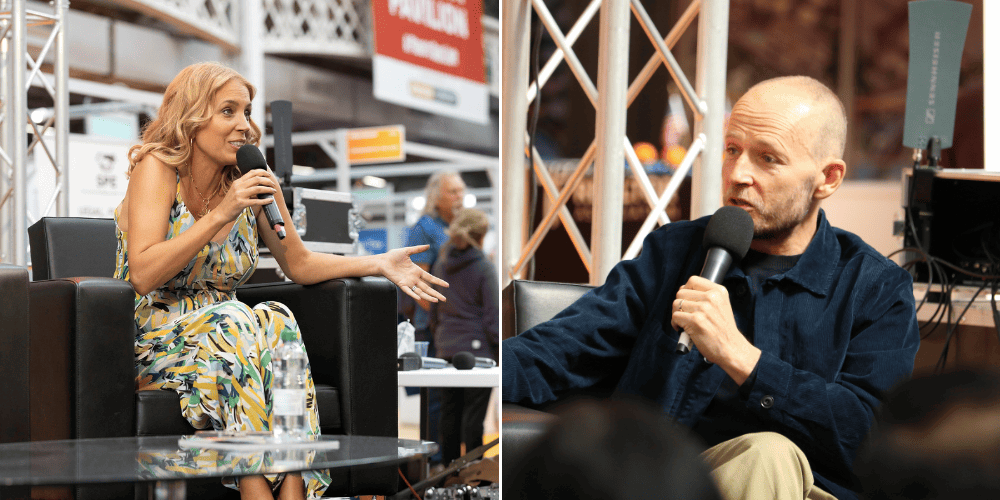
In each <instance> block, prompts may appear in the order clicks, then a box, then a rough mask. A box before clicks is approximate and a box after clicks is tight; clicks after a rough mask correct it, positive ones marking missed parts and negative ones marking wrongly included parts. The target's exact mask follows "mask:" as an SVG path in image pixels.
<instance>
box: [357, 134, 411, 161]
mask: <svg viewBox="0 0 1000 500" xmlns="http://www.w3.org/2000/svg"><path fill="white" fill-rule="evenodd" d="M405 137H406V131H405V129H404V128H403V126H402V125H392V126H389V127H373V128H356V129H350V130H348V131H347V158H348V161H349V162H350V163H351V165H358V164H363V163H390V162H397V161H403V160H405V159H406V152H405V151H403V141H404V140H405Z"/></svg>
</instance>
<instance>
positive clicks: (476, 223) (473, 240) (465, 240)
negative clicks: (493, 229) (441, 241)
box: [446, 208, 490, 250]
mask: <svg viewBox="0 0 1000 500" xmlns="http://www.w3.org/2000/svg"><path fill="white" fill-rule="evenodd" d="M489 230H490V221H489V219H487V218H486V214H485V213H483V211H482V210H477V209H475V208H463V209H461V210H459V211H458V212H457V213H455V219H454V220H452V221H451V225H450V226H448V236H449V237H450V238H449V239H448V243H447V245H446V246H449V247H454V248H457V249H459V250H464V249H466V248H468V247H469V246H470V245H471V246H474V247H476V248H481V246H480V244H479V242H480V240H482V239H483V237H484V236H486V232H487V231H489Z"/></svg>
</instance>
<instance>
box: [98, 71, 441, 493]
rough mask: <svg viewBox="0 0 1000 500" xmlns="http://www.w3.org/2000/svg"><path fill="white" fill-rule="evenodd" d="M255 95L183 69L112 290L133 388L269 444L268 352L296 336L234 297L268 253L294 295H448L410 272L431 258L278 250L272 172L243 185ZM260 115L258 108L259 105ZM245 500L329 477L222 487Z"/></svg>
mask: <svg viewBox="0 0 1000 500" xmlns="http://www.w3.org/2000/svg"><path fill="white" fill-rule="evenodd" d="M255 92H256V90H255V89H254V86H253V85H251V84H250V82H248V81H247V80H246V79H245V78H243V77H242V76H241V75H240V74H239V73H237V72H236V71H233V70H232V69H230V68H227V67H225V66H223V65H221V64H217V63H199V64H194V65H191V66H188V67H187V68H184V69H183V70H181V72H180V73H179V74H178V75H177V76H176V77H175V78H174V80H173V81H172V82H170V85H168V86H167V90H166V92H165V93H164V95H163V104H162V105H161V106H160V109H159V112H158V113H157V117H156V119H155V120H153V121H152V122H150V123H149V124H148V125H146V126H145V129H144V131H143V134H142V144H139V145H136V146H134V147H132V148H131V149H130V150H129V153H128V158H129V171H128V173H129V182H128V191H127V192H126V195H125V198H124V199H123V200H122V202H121V204H120V205H118V207H117V208H116V209H115V223H116V234H117V238H118V249H117V253H116V261H115V263H116V269H115V274H114V277H115V278H118V279H122V280H125V281H128V282H129V283H131V285H132V287H133V288H134V289H135V325H136V327H137V332H136V338H135V356H136V359H135V368H136V377H135V384H136V389H137V390H168V391H175V392H177V393H178V395H179V396H180V407H179V408H178V409H177V410H178V411H179V412H181V413H182V414H183V416H184V418H185V419H187V421H188V422H190V423H191V425H192V426H194V427H195V428H196V429H208V428H212V429H215V430H225V431H233V432H238V431H268V430H270V428H271V420H272V404H273V398H272V391H271V379H272V377H273V373H272V364H271V361H270V360H271V354H270V353H271V351H273V350H274V349H275V348H277V347H278V345H280V343H281V341H282V339H290V338H296V339H298V340H300V341H301V332H300V330H299V327H298V324H297V323H296V321H295V318H294V316H293V315H292V313H291V311H289V310H288V308H287V307H285V306H284V305H283V304H280V303H278V302H265V303H262V304H257V305H256V306H253V307H252V308H251V307H249V306H248V305H246V304H244V303H242V302H239V301H238V300H236V299H237V298H236V288H237V287H238V286H239V285H240V284H242V283H244V282H245V281H246V280H247V279H248V278H249V277H250V275H251V274H253V272H254V269H255V268H256V266H257V259H258V253H257V245H258V241H259V240H263V242H264V243H265V244H266V245H267V247H268V249H269V250H270V251H271V254H272V255H273V256H274V258H275V260H276V261H277V262H278V265H279V266H281V270H282V271H283V272H284V273H285V275H286V276H288V277H289V278H291V279H292V280H293V281H295V282H296V283H300V284H312V283H319V282H321V281H325V280H329V279H334V278H340V277H349V276H371V275H383V276H385V277H387V278H389V279H390V280H391V281H392V282H393V283H395V284H396V285H397V286H399V287H400V288H402V289H403V291H404V292H405V293H406V294H407V295H410V296H412V297H414V298H419V299H422V300H429V301H431V302H434V301H437V300H439V299H441V300H443V299H444V296H442V295H441V294H440V293H438V292H437V291H435V290H434V289H432V288H430V284H432V283H433V284H438V285H441V284H443V283H444V282H443V281H441V280H439V279H437V278H435V277H433V276H431V275H430V273H428V272H427V271H425V270H423V269H421V268H419V267H418V266H416V265H414V264H413V262H411V261H410V255H413V254H415V253H417V252H420V251H422V250H424V249H425V248H426V246H424V247H412V248H401V249H395V250H391V251H389V252H386V253H384V254H381V255H373V256H362V257H344V256H339V255H332V254H320V253H315V252H311V251H309V250H308V249H307V248H306V247H305V245H303V243H302V240H301V239H299V235H298V233H296V232H295V231H288V236H287V237H286V238H285V239H279V238H278V235H277V234H276V233H275V231H274V230H273V229H272V228H271V227H270V225H268V224H267V219H266V218H265V216H264V214H263V211H262V210H261V207H262V206H263V205H264V204H267V203H271V200H270V199H259V198H258V197H257V195H259V194H267V195H273V197H274V200H273V201H274V202H276V203H277V206H278V209H279V210H280V211H281V215H282V217H283V218H284V219H285V220H291V216H289V214H288V210H287V209H286V208H285V200H284V198H283V197H282V194H281V189H280V188H279V186H278V179H277V178H276V177H275V176H274V174H273V173H271V172H270V171H269V170H265V169H254V170H251V171H249V172H241V171H240V169H239V167H238V166H237V164H236V163H237V162H236V152H237V151H238V150H239V149H240V148H241V147H242V146H244V145H246V144H253V145H257V144H259V143H260V137H261V132H260V128H259V127H258V126H257V124H256V123H254V122H253V120H251V119H250V109H251V101H252V100H253V96H254V93H255ZM261 105H263V104H261ZM305 377H306V380H307V383H306V385H307V393H308V396H307V398H306V413H307V427H308V434H309V435H318V434H319V429H320V428H319V416H318V415H319V412H318V409H317V408H316V405H315V400H316V396H315V387H314V386H313V381H312V376H311V372H310V369H309V368H308V365H307V368H306V374H305ZM223 482H224V484H226V485H227V486H230V487H233V488H238V489H239V491H240V496H241V497H242V498H255V499H270V498H273V493H274V492H277V493H278V494H279V496H280V498H303V496H307V497H309V498H319V497H320V496H321V495H322V494H323V492H324V491H325V490H326V488H327V486H328V485H329V484H330V475H329V474H328V473H327V472H326V471H308V472H303V473H301V474H299V473H289V474H287V475H286V474H268V475H266V476H247V477H242V478H240V479H239V480H238V483H237V482H236V480H235V479H233V478H225V479H224V480H223Z"/></svg>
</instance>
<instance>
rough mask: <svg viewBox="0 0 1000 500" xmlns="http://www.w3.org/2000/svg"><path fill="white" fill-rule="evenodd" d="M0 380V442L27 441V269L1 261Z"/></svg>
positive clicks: (28, 398) (28, 426)
mask: <svg viewBox="0 0 1000 500" xmlns="http://www.w3.org/2000/svg"><path fill="white" fill-rule="evenodd" d="M0 319H2V321H0V346H3V347H2V348H0V380H3V381H4V385H5V386H6V387H5V390H4V404H3V405H0V443H15V442H18V441H27V440H28V439H29V436H30V433H31V423H30V419H29V417H28V409H29V407H30V394H31V391H30V388H29V386H28V366H29V365H28V352H29V347H28V335H27V332H28V270H27V269H25V268H23V267H16V266H11V265H7V264H0Z"/></svg>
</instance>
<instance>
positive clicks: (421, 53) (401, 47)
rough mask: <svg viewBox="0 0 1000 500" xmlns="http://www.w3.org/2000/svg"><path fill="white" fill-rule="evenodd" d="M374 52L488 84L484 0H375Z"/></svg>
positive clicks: (373, 3)
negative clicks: (484, 56)
mask: <svg viewBox="0 0 1000 500" xmlns="http://www.w3.org/2000/svg"><path fill="white" fill-rule="evenodd" d="M372 13H373V15H374V21H373V24H374V26H375V53H376V54H377V55H380V56H386V57H391V58H393V59H397V60H400V61H404V62H408V63H411V64H415V65H418V66H422V67H425V68H428V69H432V70H435V71H440V72H443V73H447V74H449V75H454V76H457V77H460V78H465V79H468V80H471V81H473V82H477V83H484V82H485V71H484V70H483V25H482V15H483V0H372Z"/></svg>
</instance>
